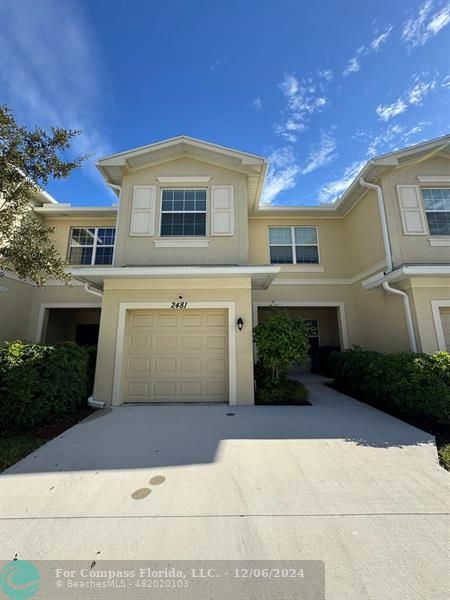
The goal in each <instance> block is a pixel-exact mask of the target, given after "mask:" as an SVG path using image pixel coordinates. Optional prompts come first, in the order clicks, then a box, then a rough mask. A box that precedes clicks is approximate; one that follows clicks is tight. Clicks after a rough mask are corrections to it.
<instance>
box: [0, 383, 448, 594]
mask: <svg viewBox="0 0 450 600" xmlns="http://www.w3.org/2000/svg"><path fill="white" fill-rule="evenodd" d="M308 387H309V388H310V390H311V402H312V403H313V406H307V407H261V406H259V407H245V406H243V407H230V406H223V405H220V406H218V405H216V406H201V405H191V406H126V407H119V408H115V409H113V410H105V411H99V412H97V413H95V414H94V415H93V416H92V417H90V418H88V419H87V420H85V421H83V422H82V423H81V424H79V425H77V426H75V427H73V428H72V429H70V430H68V431H67V432H65V433H64V434H63V435H61V436H59V437H58V438H56V439H55V440H53V441H51V442H49V443H48V444H46V445H45V446H44V447H42V448H41V449H39V450H38V451H37V452H35V453H33V454H32V455H30V456H29V457H27V458H26V459H24V460H22V461H21V462H20V463H18V464H17V465H15V466H13V467H12V468H10V469H9V470H8V471H6V472H5V473H4V474H3V475H2V476H1V477H0V498H1V504H2V509H1V517H2V519H1V521H0V545H1V557H2V558H12V557H13V556H14V555H15V554H17V555H18V557H19V558H29V559H33V558H35V559H37V558H51V559H61V558H67V559H84V560H88V561H91V560H99V558H101V559H124V558H128V559H150V558H151V559H154V560H157V559H173V560H175V559H228V560H238V559H264V560H269V559H270V560H279V559H283V560H288V559H291V560H294V559H295V560H297V559H299V560H300V559H316V560H323V561H324V562H325V570H326V589H327V595H326V597H327V600H353V599H355V600H366V599H373V600H403V599H404V600H425V599H426V600H447V598H448V597H449V579H448V575H447V572H448V562H447V548H448V542H449V521H448V513H449V499H450V478H449V475H448V473H447V472H446V471H444V470H443V469H441V468H440V467H439V465H438V461H437V455H436V448H435V444H434V439H433V438H432V436H430V435H428V434H427V433H424V432H423V431H420V430H418V429H415V428H414V427H410V426H409V425H406V424H405V423H403V422H401V421H399V420H397V419H394V418H392V417H390V416H388V415H386V414H384V413H382V412H379V411H377V410H375V409H373V408H371V407H369V406H366V405H364V404H361V403H359V402H356V401H354V400H352V399H350V398H348V397H347V396H344V395H342V394H339V393H337V392H335V391H333V390H331V389H330V388H328V387H326V386H325V385H323V384H320V383H308ZM155 477H157V479H153V478H155ZM150 480H153V481H152V483H151V484H149V481H150ZM148 490H151V493H150V494H149V495H146V494H147V493H148ZM136 498H141V499H136ZM98 552H100V553H101V554H100V555H99V554H97V553H98Z"/></svg>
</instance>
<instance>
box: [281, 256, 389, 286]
mask: <svg viewBox="0 0 450 600" xmlns="http://www.w3.org/2000/svg"><path fill="white" fill-rule="evenodd" d="M385 267H386V261H384V260H381V261H380V262H378V263H376V264H375V265H372V266H371V267H368V268H367V269H365V270H364V271H360V272H359V273H356V275H353V277H335V278H332V277H330V278H329V279H319V278H317V279H276V280H275V281H274V282H273V284H272V285H353V284H355V283H358V281H360V280H361V279H364V277H369V275H371V274H372V273H375V272H377V271H379V270H380V269H383V268H385ZM322 270H323V269H322ZM283 271H284V268H282V269H281V272H283Z"/></svg>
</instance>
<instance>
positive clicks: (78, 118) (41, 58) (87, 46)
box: [0, 1, 111, 181]
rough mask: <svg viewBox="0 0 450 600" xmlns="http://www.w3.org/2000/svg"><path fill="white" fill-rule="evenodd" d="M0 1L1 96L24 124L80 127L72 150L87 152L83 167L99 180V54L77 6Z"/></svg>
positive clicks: (103, 144)
mask: <svg viewBox="0 0 450 600" xmlns="http://www.w3.org/2000/svg"><path fill="white" fill-rule="evenodd" d="M23 8H24V7H23V4H22V3H20V2H9V1H3V2H0V21H1V22H2V33H1V34H0V85H1V87H2V100H3V101H4V102H6V103H7V104H9V105H10V106H11V108H13V110H14V112H15V114H16V116H17V118H18V119H19V120H20V121H25V122H26V123H28V124H29V125H35V124H37V125H40V126H41V127H44V128H47V127H49V126H55V127H65V128H71V129H81V130H82V133H81V135H80V136H79V137H78V138H76V139H75V140H74V141H73V144H72V148H73V150H74V152H75V153H77V154H78V153H79V154H90V155H92V156H91V159H90V160H88V161H87V162H86V164H85V166H84V167H83V169H84V170H85V172H86V173H87V174H89V175H90V176H92V177H94V178H95V179H96V180H97V181H100V175H99V174H98V172H97V170H96V169H95V167H94V165H93V160H92V158H94V157H97V156H100V155H103V154H108V153H110V152H111V147H110V145H109V143H108V140H107V139H106V137H105V135H104V133H103V131H101V129H100V126H99V122H100V120H101V116H102V114H103V113H104V105H105V102H106V101H107V99H106V97H105V94H104V90H103V89H102V85H101V81H102V67H101V60H100V53H99V50H98V48H97V47H96V44H95V35H94V33H93V32H92V31H91V30H90V27H89V23H88V22H87V21H86V20H85V19H84V17H83V14H82V11H81V10H80V7H79V6H75V5H73V4H72V3H69V2H59V3H53V2H45V1H42V2H40V3H39V9H38V10H31V9H30V10H23Z"/></svg>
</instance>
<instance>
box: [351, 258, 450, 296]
mask: <svg viewBox="0 0 450 600" xmlns="http://www.w3.org/2000/svg"><path fill="white" fill-rule="evenodd" d="M441 276H443V277H450V265H444V264H443V265H411V266H405V267H400V268H399V269H395V270H394V271H391V272H390V273H387V274H386V273H377V274H376V275H374V276H373V277H369V279H366V280H365V281H363V282H362V283H361V285H362V287H363V288H364V289H365V290H371V289H373V288H375V287H378V286H380V285H382V284H383V283H384V282H385V281H402V280H403V279H408V278H409V277H441Z"/></svg>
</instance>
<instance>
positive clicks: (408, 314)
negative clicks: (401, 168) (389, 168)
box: [359, 177, 417, 352]
mask: <svg viewBox="0 0 450 600" xmlns="http://www.w3.org/2000/svg"><path fill="white" fill-rule="evenodd" d="M359 183H360V185H361V186H362V187H365V188H368V189H370V190H375V191H376V192H377V199H378V209H379V211H380V220H381V231H382V234H383V244H384V253H385V256H386V271H385V275H387V274H388V273H391V272H392V270H393V268H394V266H393V263H392V252H391V244H390V240H389V230H388V226H387V218H386V209H385V206H384V198H383V190H382V188H381V186H379V185H376V184H374V183H369V182H368V181H365V179H364V178H363V177H360V179H359ZM383 289H384V290H385V291H386V292H387V293H388V294H395V295H396V296H401V298H402V300H403V307H404V310H405V319H406V327H407V329H408V337H409V346H410V348H411V351H412V352H417V342H416V335H415V333H414V322H413V318H412V311H411V303H410V301H409V296H408V294H407V293H406V292H404V291H403V290H399V289H397V288H393V287H391V286H390V285H389V283H388V282H387V281H384V282H383Z"/></svg>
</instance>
